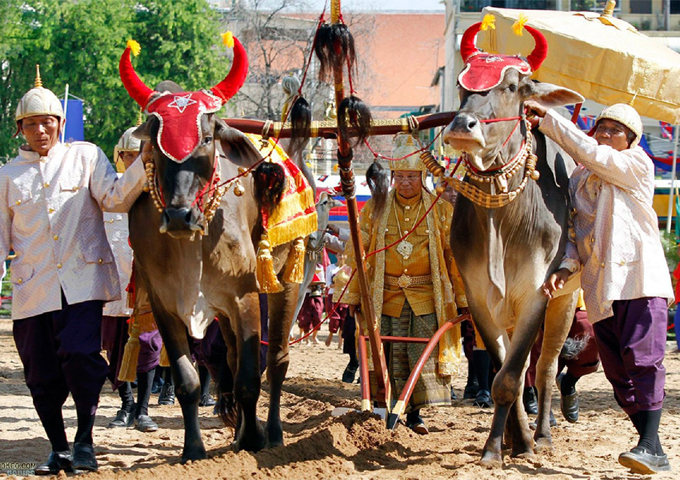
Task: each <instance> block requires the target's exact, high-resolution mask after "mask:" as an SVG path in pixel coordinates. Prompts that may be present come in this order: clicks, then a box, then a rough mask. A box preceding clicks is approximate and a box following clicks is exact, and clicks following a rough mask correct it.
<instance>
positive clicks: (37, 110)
mask: <svg viewBox="0 0 680 480" xmlns="http://www.w3.org/2000/svg"><path fill="white" fill-rule="evenodd" d="M36 68H37V69H38V71H37V76H36V79H35V87H34V88H32V89H30V90H29V91H28V92H27V93H26V95H24V96H23V97H22V98H21V100H19V105H17V112H16V117H15V118H16V121H17V133H19V131H18V127H19V123H20V122H21V120H23V119H24V118H27V117H34V116H37V115H52V116H54V117H58V118H59V120H60V123H63V122H64V109H63V108H62V106H61V102H60V101H59V99H58V98H57V96H56V95H55V94H54V93H52V91H51V90H48V89H46V88H44V87H43V86H42V80H41V79H40V69H39V68H40V66H39V65H37V66H36Z"/></svg>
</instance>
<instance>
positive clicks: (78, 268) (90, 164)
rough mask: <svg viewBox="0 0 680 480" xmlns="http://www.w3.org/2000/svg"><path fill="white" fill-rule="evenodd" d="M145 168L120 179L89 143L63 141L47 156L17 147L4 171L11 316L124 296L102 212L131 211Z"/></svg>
mask: <svg viewBox="0 0 680 480" xmlns="http://www.w3.org/2000/svg"><path fill="white" fill-rule="evenodd" d="M144 180H145V174H144V165H143V164H142V162H141V161H139V160H138V161H136V162H135V163H134V164H133V165H132V166H131V167H130V168H129V169H128V170H127V171H126V172H125V174H124V175H123V177H121V178H120V179H119V178H118V176H117V175H116V172H115V171H114V170H113V167H112V166H111V164H110V163H109V161H108V159H107V158H106V155H104V152H102V151H101V149H99V148H98V147H97V146H95V145H93V144H91V143H87V142H74V143H72V144H70V145H64V144H62V143H58V144H57V145H55V146H54V147H52V149H50V151H49V152H48V154H47V156H44V157H41V156H40V155H39V154H38V153H36V152H32V151H26V150H23V149H20V150H19V156H17V157H16V158H15V159H14V160H12V161H11V162H10V163H8V164H7V165H5V166H4V167H2V169H0V258H3V259H4V258H6V257H7V254H8V253H9V252H10V250H11V249H13V250H14V252H15V253H16V254H17V257H16V258H15V259H14V260H12V265H11V269H12V283H13V284H14V285H13V294H12V297H13V298H12V318H13V319H14V320H19V319H22V318H27V317H32V316H35V315H39V314H41V313H45V312H51V311H56V310H60V309H61V308H62V304H61V291H63V292H64V296H65V297H66V301H67V302H68V303H69V304H76V303H81V302H85V301H88V300H103V301H105V302H106V301H111V300H117V299H119V298H120V286H119V282H118V273H117V271H116V265H115V263H114V260H113V254H112V253H111V247H110V246H109V243H108V241H107V239H106V233H105V232H104V221H103V218H102V211H111V212H127V211H128V210H129V209H130V207H131V206H132V204H133V203H134V202H135V200H136V199H137V197H138V196H139V194H140V193H141V191H142V186H143V185H144Z"/></svg>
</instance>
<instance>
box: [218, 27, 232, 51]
mask: <svg viewBox="0 0 680 480" xmlns="http://www.w3.org/2000/svg"><path fill="white" fill-rule="evenodd" d="M220 36H221V37H222V45H224V46H225V47H227V48H234V34H233V33H231V32H230V31H227V32H224V33H223V34H222V35H220Z"/></svg>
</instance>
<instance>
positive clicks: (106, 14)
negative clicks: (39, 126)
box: [0, 0, 229, 157]
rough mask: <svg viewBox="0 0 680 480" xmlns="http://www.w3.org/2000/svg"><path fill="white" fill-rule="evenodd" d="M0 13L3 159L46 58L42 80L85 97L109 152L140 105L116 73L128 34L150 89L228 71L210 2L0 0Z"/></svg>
mask: <svg viewBox="0 0 680 480" xmlns="http://www.w3.org/2000/svg"><path fill="white" fill-rule="evenodd" d="M0 18H2V19H3V24H4V25H3V28H2V29H0V58H2V59H3V61H2V62H0V106H1V107H0V138H2V139H3V142H0V157H3V156H6V155H9V156H14V155H15V152H16V149H17V147H18V146H19V145H20V144H21V143H22V141H21V139H14V140H11V141H8V140H7V139H9V138H10V137H11V135H13V134H14V131H15V130H16V124H15V121H14V114H15V110H16V105H17V103H18V101H19V99H20V98H21V97H22V96H23V95H24V93H26V91H28V90H29V89H30V88H31V87H32V86H33V82H34V79H35V64H36V63H39V64H40V69H41V74H42V79H43V83H44V86H45V87H46V88H49V89H50V90H52V91H53V92H55V93H56V94H57V95H58V96H63V92H64V88H65V86H66V84H67V83H68V84H69V89H70V93H72V94H73V95H75V96H77V97H79V98H82V99H84V100H85V109H84V110H85V115H86V120H85V138H86V140H88V141H91V142H93V143H96V144H97V145H99V146H100V147H101V148H102V149H103V150H104V151H105V152H107V154H109V155H110V154H111V153H112V151H113V147H114V145H115V143H116V142H117V141H118V138H119V137H120V135H121V134H122V132H123V131H124V130H125V129H126V128H128V127H130V126H131V125H134V122H135V120H136V119H137V114H138V111H139V107H138V106H137V104H136V103H135V102H134V101H133V100H132V99H131V98H130V97H129V96H128V94H127V92H126V91H125V89H124V87H123V84H122V82H121V80H120V77H119V75H118V61H119V59H120V55H121V54H122V53H123V50H124V49H125V44H126V42H127V40H128V39H131V38H133V39H135V40H137V41H138V42H139V43H140V45H141V46H142V52H141V54H140V56H139V57H136V58H135V59H133V65H134V66H135V69H136V70H137V72H138V74H139V76H140V78H141V79H142V80H143V81H144V82H145V83H146V84H147V85H148V86H149V87H151V88H153V87H155V85H156V84H157V83H158V82H159V81H161V80H173V81H175V82H177V83H178V84H179V85H181V86H182V87H183V88H185V89H187V90H195V89H199V88H210V87H212V86H213V85H215V84H217V83H218V82H219V81H220V80H221V79H222V78H224V76H225V75H226V73H227V72H228V70H229V68H228V65H229V61H228V59H227V57H226V55H225V48H224V47H223V46H222V44H221V40H220V37H219V34H220V33H221V32H220V31H219V23H218V19H217V18H216V14H215V12H214V11H213V10H212V9H211V8H210V7H209V5H208V3H207V1H206V0H181V1H180V0H163V1H160V0H117V1H115V2H102V1H100V0H79V1H78V2H74V1H72V0H2V2H0Z"/></svg>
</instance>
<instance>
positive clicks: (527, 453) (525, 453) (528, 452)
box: [510, 449, 536, 460]
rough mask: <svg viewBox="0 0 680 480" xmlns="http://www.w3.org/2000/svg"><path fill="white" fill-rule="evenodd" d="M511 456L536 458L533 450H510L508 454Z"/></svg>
mask: <svg viewBox="0 0 680 480" xmlns="http://www.w3.org/2000/svg"><path fill="white" fill-rule="evenodd" d="M510 456H511V457H513V458H525V459H527V460H534V459H536V454H535V453H534V450H533V449H531V450H521V451H517V452H514V451H513V452H512V453H511V454H510Z"/></svg>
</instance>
